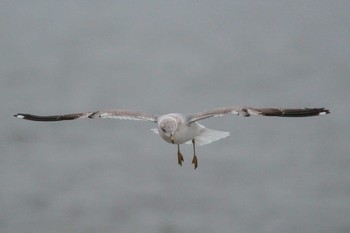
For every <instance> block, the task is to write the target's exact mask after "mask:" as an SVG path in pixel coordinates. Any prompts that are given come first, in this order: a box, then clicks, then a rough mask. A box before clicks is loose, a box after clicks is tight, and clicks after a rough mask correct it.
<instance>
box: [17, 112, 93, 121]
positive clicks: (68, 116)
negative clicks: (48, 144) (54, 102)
mask: <svg viewBox="0 0 350 233" xmlns="http://www.w3.org/2000/svg"><path fill="white" fill-rule="evenodd" d="M91 114H92V112H87V113H73V114H66V115H52V116H38V115H33V114H27V113H17V114H15V115H14V117H17V118H20V119H24V120H29V121H67V120H76V119H83V118H88V117H89V116H90V115H91Z"/></svg>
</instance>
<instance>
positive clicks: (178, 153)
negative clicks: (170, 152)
mask: <svg viewBox="0 0 350 233" xmlns="http://www.w3.org/2000/svg"><path fill="white" fill-rule="evenodd" d="M183 161H184V157H183V156H182V154H181V152H180V145H179V144H177V162H178V164H179V165H180V166H182V162H183Z"/></svg>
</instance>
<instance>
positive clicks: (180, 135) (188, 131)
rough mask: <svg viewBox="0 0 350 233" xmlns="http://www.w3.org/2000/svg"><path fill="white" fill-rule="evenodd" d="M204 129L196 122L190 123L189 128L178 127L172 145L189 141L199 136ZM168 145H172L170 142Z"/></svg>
mask: <svg viewBox="0 0 350 233" xmlns="http://www.w3.org/2000/svg"><path fill="white" fill-rule="evenodd" d="M204 129H205V128H204V127H203V126H202V125H200V124H198V123H197V122H194V123H192V124H191V125H190V126H189V127H188V126H184V127H180V128H179V129H178V130H177V131H176V132H175V134H174V135H173V140H174V144H183V143H185V142H187V141H191V140H192V139H194V138H195V137H197V136H199V135H200V134H201V133H202V131H203V130H204ZM170 143H172V142H171V141H170Z"/></svg>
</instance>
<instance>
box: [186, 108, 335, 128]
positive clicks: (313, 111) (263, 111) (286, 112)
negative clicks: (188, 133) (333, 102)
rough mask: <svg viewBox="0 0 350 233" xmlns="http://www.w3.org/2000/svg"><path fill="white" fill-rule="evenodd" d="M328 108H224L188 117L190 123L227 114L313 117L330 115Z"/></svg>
mask: <svg viewBox="0 0 350 233" xmlns="http://www.w3.org/2000/svg"><path fill="white" fill-rule="evenodd" d="M329 113H330V111H329V110H328V109H326V108H252V107H231V106H229V107H222V108H215V109H211V110H207V111H204V112H199V113H195V114H189V115H188V123H189V124H190V123H193V122H195V121H199V120H203V119H206V118H209V117H217V116H223V115H227V114H233V115H240V116H244V117H249V116H251V115H257V116H259V115H260V116H276V117H311V116H318V115H325V114H329Z"/></svg>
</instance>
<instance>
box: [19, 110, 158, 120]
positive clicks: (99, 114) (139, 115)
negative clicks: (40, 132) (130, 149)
mask: <svg viewBox="0 0 350 233" xmlns="http://www.w3.org/2000/svg"><path fill="white" fill-rule="evenodd" d="M14 116H15V117H17V118H21V119H25V120H31V121H66V120H76V119H84V118H91V119H96V118H115V119H123V120H141V121H152V122H156V121H157V116H156V115H153V114H149V113H145V112H135V111H130V110H104V111H96V112H82V113H73V114H66V115H52V116H37V115H32V114H25V113H18V114H16V115H14Z"/></svg>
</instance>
